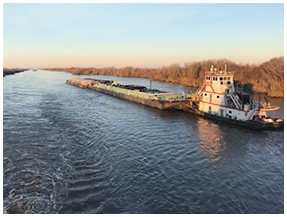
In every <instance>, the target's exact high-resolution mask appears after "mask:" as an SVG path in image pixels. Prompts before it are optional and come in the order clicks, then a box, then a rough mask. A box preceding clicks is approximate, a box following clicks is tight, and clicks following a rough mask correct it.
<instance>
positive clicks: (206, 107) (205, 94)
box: [67, 66, 284, 130]
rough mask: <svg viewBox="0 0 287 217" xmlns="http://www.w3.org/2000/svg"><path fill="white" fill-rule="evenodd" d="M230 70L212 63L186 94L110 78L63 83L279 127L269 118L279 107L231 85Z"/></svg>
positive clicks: (250, 124) (253, 124)
mask: <svg viewBox="0 0 287 217" xmlns="http://www.w3.org/2000/svg"><path fill="white" fill-rule="evenodd" d="M233 77H234V72H227V71H226V69H225V71H218V70H217V69H216V68H214V67H213V66H212V67H211V69H210V71H208V72H206V73H205V79H204V82H203V85H202V86H201V87H200V88H199V89H198V90H197V91H196V92H195V93H189V94H176V93H172V92H166V91H161V90H157V89H149V88H146V87H145V86H138V85H125V84H121V83H117V82H115V81H110V80H99V79H79V78H72V79H68V80H67V83H68V84H71V85H74V86H78V87H81V88H89V89H93V90H96V91H98V92H102V93H105V94H108V95H112V96H115V97H118V98H123V99H126V100H129V101H133V102H136V103H141V104H144V105H147V106H150V107H154V108H158V109H177V110H183V111H185V112H189V113H192V114H196V115H199V116H203V117H206V118H209V119H213V120H215V121H222V122H227V123H231V124H235V125H238V126H242V127H247V128H252V129H256V130H270V129H283V128H284V120H283V119H280V118H271V117H270V115H268V114H270V112H275V111H277V110H278V109H279V107H276V106H271V105H270V103H268V102H265V103H262V102H256V101H255V100H254V99H252V98H251V97H250V94H248V93H246V92H244V91H242V90H240V89H239V88H238V87H235V85H234V80H233Z"/></svg>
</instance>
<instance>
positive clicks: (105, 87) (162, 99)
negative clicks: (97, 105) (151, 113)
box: [67, 78, 191, 109]
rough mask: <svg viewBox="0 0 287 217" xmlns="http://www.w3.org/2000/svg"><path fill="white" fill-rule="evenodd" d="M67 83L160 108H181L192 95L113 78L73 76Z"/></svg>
mask: <svg viewBox="0 0 287 217" xmlns="http://www.w3.org/2000/svg"><path fill="white" fill-rule="evenodd" d="M67 83H68V84H71V85H74V86H78V87H81V88H89V89H93V90H96V91H98V92H101V93H105V94H108V95H112V96H115V97H118V98H122V99H126V100H129V101H133V102H136V103H140V104H143V105H147V106H150V107H153V108H158V109H179V108H180V106H181V103H182V102H184V101H186V98H187V97H189V98H190V97H191V95H190V94H189V95H186V94H176V93H172V92H166V91H161V90H157V89H149V88H146V87H145V86H139V85H126V84H121V83H118V82H115V81H111V80H99V79H78V78H72V79H68V80H67Z"/></svg>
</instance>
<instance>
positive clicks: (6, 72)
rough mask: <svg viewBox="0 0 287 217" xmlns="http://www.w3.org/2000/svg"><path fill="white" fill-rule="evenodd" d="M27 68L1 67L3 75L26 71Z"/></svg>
mask: <svg viewBox="0 0 287 217" xmlns="http://www.w3.org/2000/svg"><path fill="white" fill-rule="evenodd" d="M27 70H28V69H3V77H5V76H6V75H13V74H16V73H20V72H24V71H27Z"/></svg>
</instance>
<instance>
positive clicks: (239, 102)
mask: <svg viewBox="0 0 287 217" xmlns="http://www.w3.org/2000/svg"><path fill="white" fill-rule="evenodd" d="M233 77H234V73H233V72H227V71H226V67H225V71H218V70H217V69H216V68H214V67H213V66H211V69H210V71H208V72H206V73H205V79H204V83H203V85H202V86H201V87H200V88H199V89H198V91H197V92H196V94H195V100H196V102H197V106H198V110H199V111H201V112H203V113H205V114H209V115H214V116H218V117H222V118H228V119H233V120H240V121H248V120H256V119H262V118H266V116H267V111H275V110H278V109H279V107H274V106H269V107H268V106H267V107H266V106H265V107H264V106H263V105H261V104H260V103H256V102H255V100H253V99H252V98H251V97H250V95H249V94H247V93H245V92H243V91H239V90H238V89H236V88H235V86H234V80H233Z"/></svg>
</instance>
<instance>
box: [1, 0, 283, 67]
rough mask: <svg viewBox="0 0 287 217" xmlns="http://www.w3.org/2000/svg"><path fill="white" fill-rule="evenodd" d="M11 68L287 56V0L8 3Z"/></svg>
mask: <svg viewBox="0 0 287 217" xmlns="http://www.w3.org/2000/svg"><path fill="white" fill-rule="evenodd" d="M3 30H4V31H3V65H4V67H7V68H13V67H18V68H50V67H110V66H114V67H125V66H133V67H151V68H153V67H162V66H167V65H170V64H173V63H178V64H181V65H183V64H184V63H188V62H192V61H201V60H209V59H222V58H224V59H229V60H232V61H235V62H236V63H239V64H246V63H249V64H260V63H262V62H264V61H268V60H269V59H271V58H274V57H279V56H283V55H284V4H282V3H280V4H266V3H265V4H259V3H255V4H234V3H233V4H209V3H208V4H195V3H192V4H97V3H94V4H56V3H55V4H31V3H30V4H9V3H4V6H3Z"/></svg>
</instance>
